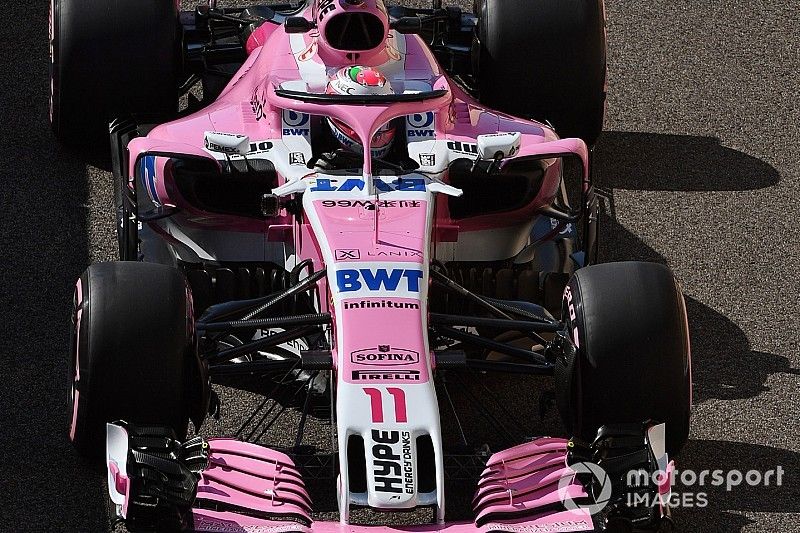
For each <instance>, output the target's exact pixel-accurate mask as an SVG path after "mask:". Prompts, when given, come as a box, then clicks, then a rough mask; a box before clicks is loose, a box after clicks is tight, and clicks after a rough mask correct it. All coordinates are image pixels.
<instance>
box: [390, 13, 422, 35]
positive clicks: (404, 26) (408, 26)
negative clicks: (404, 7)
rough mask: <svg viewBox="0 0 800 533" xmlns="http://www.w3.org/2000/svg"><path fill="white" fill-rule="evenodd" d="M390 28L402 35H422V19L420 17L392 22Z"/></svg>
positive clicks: (403, 18) (404, 18)
mask: <svg viewBox="0 0 800 533" xmlns="http://www.w3.org/2000/svg"><path fill="white" fill-rule="evenodd" d="M390 28H391V29H393V30H395V31H397V32H398V33H402V34H418V33H422V19H421V18H419V17H402V18H399V19H397V20H395V21H394V22H392V24H391V25H390Z"/></svg>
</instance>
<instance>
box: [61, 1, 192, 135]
mask: <svg viewBox="0 0 800 533" xmlns="http://www.w3.org/2000/svg"><path fill="white" fill-rule="evenodd" d="M180 69H181V56H180V37H179V25H178V12H177V7H176V4H175V2H174V0H51V2H50V124H51V127H52V130H53V133H54V134H55V136H56V138H57V139H58V140H59V141H60V142H62V143H63V144H66V145H69V146H74V147H83V146H87V145H89V144H91V143H94V142H98V141H102V140H103V138H104V136H106V135H108V123H109V121H110V120H111V119H112V118H114V117H117V116H127V115H131V114H147V115H154V116H161V117H168V116H170V115H173V114H174V113H175V112H176V110H177V105H178V85H179V83H178V78H179V75H180ZM106 142H107V141H106Z"/></svg>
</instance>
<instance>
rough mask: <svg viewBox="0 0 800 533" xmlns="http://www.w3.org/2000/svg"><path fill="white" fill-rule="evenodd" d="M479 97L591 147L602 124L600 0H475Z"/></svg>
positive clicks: (602, 17)
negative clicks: (539, 122) (584, 142)
mask: <svg viewBox="0 0 800 533" xmlns="http://www.w3.org/2000/svg"><path fill="white" fill-rule="evenodd" d="M475 8H476V14H477V16H478V32H477V35H476V37H477V40H476V43H475V44H476V46H475V48H474V61H475V70H476V75H477V79H478V86H479V90H480V99H481V102H482V103H484V104H486V105H487V106H489V107H491V108H493V109H497V110H499V111H503V112H506V113H510V114H512V115H517V116H521V117H526V118H533V119H536V120H539V121H548V122H550V123H552V125H553V126H554V127H555V130H556V132H557V133H558V134H559V135H560V136H561V137H579V138H581V139H583V140H584V141H586V143H587V144H589V145H590V146H591V145H593V144H594V143H595V142H596V141H597V138H598V137H599V135H600V132H601V131H602V129H603V118H604V115H605V97H606V31H605V10H604V8H603V0H477V1H476V2H475Z"/></svg>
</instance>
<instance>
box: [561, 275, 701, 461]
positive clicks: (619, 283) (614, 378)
mask: <svg viewBox="0 0 800 533" xmlns="http://www.w3.org/2000/svg"><path fill="white" fill-rule="evenodd" d="M563 316H564V319H565V322H566V324H567V333H568V335H569V336H570V337H571V339H572V342H573V343H574V345H575V347H576V350H575V352H574V354H572V355H573V356H572V357H571V358H570V357H569V356H567V357H566V358H563V359H562V358H559V360H558V361H557V367H556V376H557V377H556V381H557V384H556V385H557V387H558V391H557V396H558V404H559V405H558V406H559V411H560V412H561V417H562V420H563V421H564V424H565V426H566V428H567V430H568V431H570V432H572V434H574V435H577V436H579V437H581V438H583V439H586V440H589V441H592V440H594V438H595V435H596V433H597V430H598V428H600V427H601V426H604V425H607V424H615V423H641V422H645V421H649V420H652V421H654V422H659V423H662V422H663V423H666V427H667V430H666V439H667V451H668V452H669V453H670V454H676V453H678V452H679V451H680V449H681V448H682V447H683V446H684V444H685V443H686V441H687V439H688V436H689V419H690V412H691V401H692V400H691V355H690V349H689V329H688V323H687V318H686V306H685V304H684V300H683V295H682V294H681V291H680V287H679V286H678V283H677V282H676V280H675V278H674V276H673V275H672V273H671V272H670V271H669V269H668V268H666V267H665V266H662V265H658V264H654V263H636V262H627V263H608V264H601V265H594V266H589V267H586V268H584V269H581V270H579V271H578V272H577V273H576V274H575V275H574V276H573V277H572V279H571V280H570V282H569V284H568V285H567V288H566V290H565V292H564V302H563Z"/></svg>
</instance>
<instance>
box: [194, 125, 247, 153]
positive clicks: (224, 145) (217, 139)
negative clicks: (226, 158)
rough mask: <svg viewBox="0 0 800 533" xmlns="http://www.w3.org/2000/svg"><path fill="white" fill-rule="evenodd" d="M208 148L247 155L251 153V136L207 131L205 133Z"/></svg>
mask: <svg viewBox="0 0 800 533" xmlns="http://www.w3.org/2000/svg"><path fill="white" fill-rule="evenodd" d="M205 146H206V150H208V151H210V152H219V153H223V154H228V155H230V154H239V155H247V154H248V153H250V137H248V136H247V135H239V134H236V133H219V132H216V131H207V132H206V134H205Z"/></svg>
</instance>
